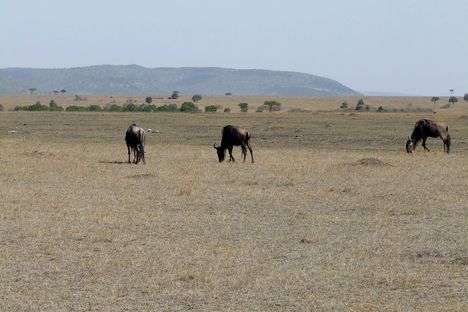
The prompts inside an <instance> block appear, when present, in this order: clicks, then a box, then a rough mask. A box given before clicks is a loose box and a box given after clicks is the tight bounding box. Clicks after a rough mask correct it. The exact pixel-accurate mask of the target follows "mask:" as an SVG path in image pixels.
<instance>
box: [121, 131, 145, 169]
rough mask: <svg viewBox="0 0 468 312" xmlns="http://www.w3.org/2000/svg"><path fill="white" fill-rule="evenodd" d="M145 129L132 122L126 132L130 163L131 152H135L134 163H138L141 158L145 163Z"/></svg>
mask: <svg viewBox="0 0 468 312" xmlns="http://www.w3.org/2000/svg"><path fill="white" fill-rule="evenodd" d="M145 141H146V135H145V130H144V129H142V128H140V127H138V126H137V125H136V124H131V125H130V127H128V129H127V132H126V133H125V142H126V143H127V150H128V163H130V152H131V151H132V152H133V163H135V164H138V162H139V161H140V160H141V161H143V163H145Z"/></svg>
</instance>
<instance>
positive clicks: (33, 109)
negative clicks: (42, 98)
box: [26, 101, 50, 112]
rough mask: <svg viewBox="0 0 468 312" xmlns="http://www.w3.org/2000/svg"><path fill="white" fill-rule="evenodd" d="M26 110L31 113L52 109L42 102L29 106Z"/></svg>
mask: <svg viewBox="0 0 468 312" xmlns="http://www.w3.org/2000/svg"><path fill="white" fill-rule="evenodd" d="M26 110H28V111H30V112H39V111H48V110H50V109H49V106H47V105H42V104H41V102H39V101H37V102H36V104H33V105H29V106H27V109H26Z"/></svg>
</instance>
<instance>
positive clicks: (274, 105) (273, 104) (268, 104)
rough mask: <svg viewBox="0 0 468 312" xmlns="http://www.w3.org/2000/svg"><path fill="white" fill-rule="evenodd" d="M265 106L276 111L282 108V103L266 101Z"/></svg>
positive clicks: (270, 110)
mask: <svg viewBox="0 0 468 312" xmlns="http://www.w3.org/2000/svg"><path fill="white" fill-rule="evenodd" d="M263 106H264V107H265V108H266V109H268V111H269V112H275V111H280V110H281V103H280V102H278V101H275V100H273V101H265V102H264V103H263Z"/></svg>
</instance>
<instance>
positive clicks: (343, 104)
mask: <svg viewBox="0 0 468 312" xmlns="http://www.w3.org/2000/svg"><path fill="white" fill-rule="evenodd" d="M340 109H342V110H347V109H348V102H346V101H344V102H343V103H341V106H340Z"/></svg>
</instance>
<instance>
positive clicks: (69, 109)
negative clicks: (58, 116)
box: [66, 105, 88, 112]
mask: <svg viewBox="0 0 468 312" xmlns="http://www.w3.org/2000/svg"><path fill="white" fill-rule="evenodd" d="M66 111H67V112H87V111H88V107H86V106H79V105H70V106H68V107H67V109H66Z"/></svg>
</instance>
